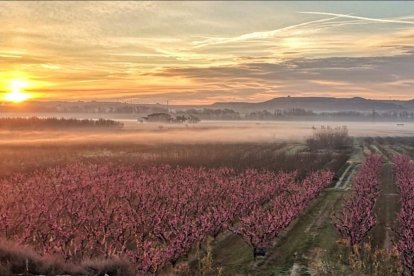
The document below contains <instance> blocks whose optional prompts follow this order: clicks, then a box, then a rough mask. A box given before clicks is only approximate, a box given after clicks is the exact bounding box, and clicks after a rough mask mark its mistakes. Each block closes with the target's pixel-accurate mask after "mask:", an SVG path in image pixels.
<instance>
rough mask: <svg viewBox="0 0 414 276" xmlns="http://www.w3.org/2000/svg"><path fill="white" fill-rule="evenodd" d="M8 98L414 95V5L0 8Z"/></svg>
mask: <svg viewBox="0 0 414 276" xmlns="http://www.w3.org/2000/svg"><path fill="white" fill-rule="evenodd" d="M0 24H1V26H2V28H1V30H0V63H1V64H0V65H1V71H0V93H1V95H2V98H3V99H4V97H5V95H7V94H10V92H12V90H13V85H12V84H13V83H16V81H18V82H23V83H25V84H26V85H24V87H21V88H19V89H20V90H24V91H25V92H26V93H29V94H30V96H31V97H32V99H37V100H121V101H132V102H137V103H155V102H160V103H165V102H166V101H167V100H168V101H169V102H170V103H173V104H190V103H197V104H199V103H202V104H208V103H212V102H216V101H262V100H267V99H270V98H274V97H278V96H287V95H291V96H334V97H354V96H361V97H367V98H378V99H389V98H393V99H411V98H414V94H413V91H414V90H413V88H414V79H413V76H414V66H412V64H414V2H395V1H393V2H384V1H380V2H373V1H367V2H355V1H350V2H329V1H321V2H216V1H215V2H188V1H184V2H160V1H154V2H105V1H104V2H37V1H36V2H17V1H11V2H0Z"/></svg>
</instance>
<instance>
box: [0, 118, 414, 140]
mask: <svg viewBox="0 0 414 276" xmlns="http://www.w3.org/2000/svg"><path fill="white" fill-rule="evenodd" d="M123 123H124V124H125V127H124V128H123V129H116V130H106V131H100V130H94V129H89V130H82V131H77V130H59V131H54V130H53V131H52V130H48V131H6V130H2V131H0V144H21V143H23V144H32V143H47V144H50V143H62V142H64V143H83V142H96V143H100V142H102V143H107V142H110V143H137V144H153V143H165V144H168V143H183V144H184V143H234V142H236V143H240V142H241V143H242V142H273V141H292V140H296V141H300V140H304V139H306V138H309V137H310V136H311V135H312V134H313V129H314V128H319V127H321V126H331V127H337V126H346V127H347V128H348V130H349V134H350V135H351V136H354V137H392V136H414V123H405V124H396V123H389V122H257V121H240V122H235V121H202V122H200V123H197V124H187V125H186V124H161V123H143V124H140V123H138V122H136V121H132V120H130V121H125V120H124V121H123Z"/></svg>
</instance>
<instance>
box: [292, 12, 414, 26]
mask: <svg viewBox="0 0 414 276" xmlns="http://www.w3.org/2000/svg"><path fill="white" fill-rule="evenodd" d="M299 13H306V14H318V15H329V16H337V17H342V18H352V19H360V20H365V21H372V22H378V23H396V24H411V25H414V21H405V20H395V19H382V18H372V17H364V16H355V15H348V14H340V13H330V12H299Z"/></svg>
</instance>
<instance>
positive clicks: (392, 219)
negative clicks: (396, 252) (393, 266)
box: [370, 147, 399, 249]
mask: <svg viewBox="0 0 414 276" xmlns="http://www.w3.org/2000/svg"><path fill="white" fill-rule="evenodd" d="M380 149H381V152H384V153H385V154H387V155H388V156H391V154H392V153H390V152H389V151H387V150H386V148H384V147H381V148H380ZM398 210H399V193H398V188H397V186H396V185H395V183H394V177H393V171H392V163H391V162H389V159H388V161H386V162H385V164H384V166H383V168H382V171H381V178H380V195H379V197H378V200H377V203H376V205H375V213H376V216H377V224H376V225H375V227H374V228H373V229H372V231H371V234H370V237H371V239H372V243H373V245H374V246H375V247H376V248H386V249H391V247H392V240H393V239H394V232H393V229H395V227H396V215H397V212H398Z"/></svg>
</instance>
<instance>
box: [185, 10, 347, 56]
mask: <svg viewBox="0 0 414 276" xmlns="http://www.w3.org/2000/svg"><path fill="white" fill-rule="evenodd" d="M337 18H339V17H338V16H334V17H330V18H323V19H319V20H313V21H308V22H303V23H300V24H296V25H291V26H288V27H284V28H280V29H277V30H273V31H264V32H253V33H248V34H243V35H240V36H235V37H228V38H225V37H224V38H209V39H205V40H202V41H195V42H193V44H194V45H196V48H199V47H204V46H208V45H215V44H225V43H230V42H239V41H246V40H254V39H266V38H271V37H274V36H275V35H276V34H278V33H280V32H282V31H287V30H290V29H294V28H298V27H302V26H306V25H311V24H314V23H320V22H326V21H331V20H334V19H337Z"/></svg>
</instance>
